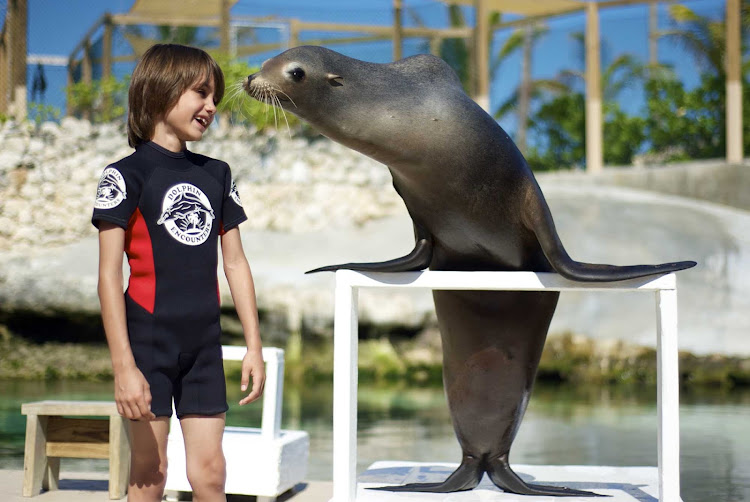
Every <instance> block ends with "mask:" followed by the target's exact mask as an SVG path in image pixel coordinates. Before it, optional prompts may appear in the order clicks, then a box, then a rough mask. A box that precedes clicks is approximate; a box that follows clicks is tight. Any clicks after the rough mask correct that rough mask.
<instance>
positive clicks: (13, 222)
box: [0, 118, 403, 250]
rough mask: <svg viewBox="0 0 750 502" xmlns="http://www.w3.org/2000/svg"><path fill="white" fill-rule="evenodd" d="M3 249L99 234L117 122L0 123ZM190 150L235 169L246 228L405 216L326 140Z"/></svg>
mask: <svg viewBox="0 0 750 502" xmlns="http://www.w3.org/2000/svg"><path fill="white" fill-rule="evenodd" d="M0 145H2V149H0V250H7V249H14V250H23V249H32V248H34V247H37V246H40V245H42V246H50V245H61V244H67V243H71V242H75V241H76V240H78V239H80V238H82V237H86V236H92V235H95V229H94V228H93V226H92V225H91V224H90V217H91V210H92V207H93V201H94V196H95V193H96V185H97V182H98V180H99V176H100V175H101V172H102V170H103V169H104V168H105V167H106V166H107V165H108V164H110V163H112V162H115V161H117V160H118V159H121V158H122V157H125V156H127V155H129V154H130V153H131V152H132V149H131V148H130V147H128V145H127V136H126V133H125V128H124V126H123V125H122V124H100V125H92V124H90V123H89V122H87V121H82V120H77V119H74V118H65V119H63V120H62V122H61V123H60V124H59V125H58V124H56V123H53V122H46V123H43V124H41V125H40V126H39V127H36V126H35V125H34V124H31V123H24V124H21V125H17V124H14V123H12V122H7V123H5V124H4V125H0ZM189 148H190V149H191V150H194V151H195V152H198V153H202V154H205V155H209V156H212V157H216V158H220V159H222V160H225V161H226V162H228V163H229V164H230V166H231V167H232V173H233V176H234V178H235V181H236V182H237V186H238V189H239V192H240V195H241V197H242V200H243V205H244V207H245V210H246V212H247V214H248V216H249V218H250V219H249V222H248V223H246V224H245V226H244V228H250V229H254V230H277V231H283V232H300V231H310V230H315V229H320V228H324V227H326V226H330V225H334V226H341V225H349V224H353V225H361V224H363V223H365V222H367V221H369V220H372V219H376V218H381V217H383V216H387V215H389V214H393V213H395V212H399V211H403V204H402V202H401V201H400V199H399V198H398V196H397V195H396V194H395V192H394V191H393V189H392V188H391V187H390V183H391V178H390V175H389V174H388V170H387V169H384V167H383V166H382V165H381V164H378V163H377V162H375V161H373V160H371V159H368V158H366V157H364V156H362V155H360V154H358V153H356V152H354V151H352V150H349V149H347V148H344V147H342V146H340V145H338V144H335V143H333V142H331V141H328V140H325V139H323V138H320V139H317V138H313V139H312V140H311V139H308V138H304V137H290V135H289V134H288V133H287V131H281V132H273V131H272V132H270V133H268V134H256V132H255V131H254V130H249V129H247V128H244V127H227V128H223V129H221V128H213V129H211V130H210V132H209V134H207V135H206V137H205V138H204V140H203V141H201V142H197V143H193V144H191V145H189Z"/></svg>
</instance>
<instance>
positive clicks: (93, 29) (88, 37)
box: [70, 13, 120, 58]
mask: <svg viewBox="0 0 750 502" xmlns="http://www.w3.org/2000/svg"><path fill="white" fill-rule="evenodd" d="M108 17H109V18H110V19H111V20H112V23H113V24H120V23H118V22H116V21H115V18H116V17H117V16H110V14H108V13H105V14H102V15H101V17H99V19H97V20H96V22H95V23H94V24H93V25H91V28H89V31H87V32H86V34H85V35H83V37H81V41H80V42H78V44H76V46H75V47H74V48H73V50H72V51H70V57H71V58H73V57H75V55H76V54H78V51H80V50H81V49H83V46H84V44H85V43H86V42H87V41H89V40H91V38H92V37H93V36H94V33H96V30H98V29H99V26H101V25H102V24H104V21H105V20H106V19H107V18H108Z"/></svg>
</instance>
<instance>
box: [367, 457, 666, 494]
mask: <svg viewBox="0 0 750 502" xmlns="http://www.w3.org/2000/svg"><path fill="white" fill-rule="evenodd" d="M456 467H458V464H451V463H439V462H434V463H427V462H396V461H381V462H375V463H374V464H372V465H371V466H370V467H368V468H367V470H366V471H365V472H363V473H362V474H360V475H359V477H358V479H357V481H358V484H357V498H356V502H414V501H417V500H418V501H424V502H511V501H515V502H532V501H533V502H537V501H539V502H561V501H565V502H574V501H580V502H584V501H585V502H592V501H593V500H600V499H597V498H591V497H564V498H560V497H532V496H528V495H515V494H512V493H505V492H503V491H502V490H500V489H499V488H497V487H496V486H495V485H493V484H492V482H490V480H489V479H488V478H487V476H484V477H483V478H482V481H481V482H480V484H479V486H478V487H476V488H475V489H474V490H470V491H465V492H456V493H404V492H401V493H399V492H386V491H380V490H378V491H375V490H368V489H367V488H368V487H375V486H385V485H390V484H394V485H400V484H406V483H432V482H439V481H443V480H444V479H445V478H447V477H448V476H449V475H450V474H451V473H452V472H453V471H454V470H455V469H456ZM513 470H514V471H515V472H516V473H517V474H518V475H519V476H521V478H522V479H523V480H524V481H526V482H533V483H538V484H549V485H556V486H566V487H568V488H575V489H577V490H586V491H591V492H594V493H597V494H599V495H607V496H608V498H606V499H603V500H606V501H607V502H658V496H659V476H658V474H659V473H658V469H657V468H656V467H602V466H588V465H569V466H552V465H517V464H513Z"/></svg>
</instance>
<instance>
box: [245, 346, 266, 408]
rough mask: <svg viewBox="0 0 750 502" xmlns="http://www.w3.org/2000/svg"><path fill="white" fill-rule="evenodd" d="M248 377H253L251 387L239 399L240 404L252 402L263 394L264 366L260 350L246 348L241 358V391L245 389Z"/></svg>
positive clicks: (264, 381) (248, 380)
mask: <svg viewBox="0 0 750 502" xmlns="http://www.w3.org/2000/svg"><path fill="white" fill-rule="evenodd" d="M250 377H252V379H253V388H252V389H251V390H250V393H249V394H248V395H247V396H245V397H244V398H243V399H242V400H241V401H240V404H241V405H243V404H248V403H252V402H253V401H255V400H256V399H258V398H259V397H260V396H261V395H262V394H263V386H264V385H265V384H266V366H265V364H264V363H263V353H262V352H261V351H260V350H248V351H247V354H245V357H244V358H243V359H242V380H241V381H240V389H241V390H242V392H245V391H246V390H247V386H248V384H249V383H250Z"/></svg>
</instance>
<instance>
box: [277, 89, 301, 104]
mask: <svg viewBox="0 0 750 502" xmlns="http://www.w3.org/2000/svg"><path fill="white" fill-rule="evenodd" d="M276 91H277V92H280V93H281V94H283V95H284V96H286V99H288V100H289V101H291V102H292V104H293V105H294V107H295V108H297V103H295V102H294V100H293V99H292V98H290V97H289V94H287V93H285V92H284V91H282V90H281V89H276Z"/></svg>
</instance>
